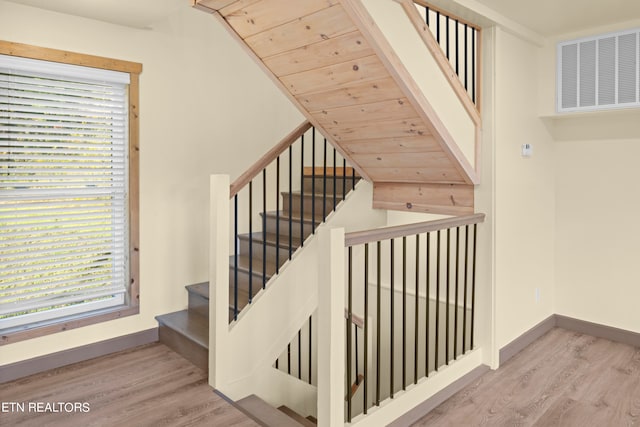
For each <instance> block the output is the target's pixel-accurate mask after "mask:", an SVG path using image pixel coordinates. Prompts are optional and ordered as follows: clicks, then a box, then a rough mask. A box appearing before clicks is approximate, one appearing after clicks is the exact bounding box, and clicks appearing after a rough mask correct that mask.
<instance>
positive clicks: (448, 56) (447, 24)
mask: <svg viewBox="0 0 640 427" xmlns="http://www.w3.org/2000/svg"><path fill="white" fill-rule="evenodd" d="M449 21H451V18H449V17H448V16H447V17H446V20H445V22H446V26H445V29H446V31H447V38H446V52H447V59H450V55H449Z"/></svg>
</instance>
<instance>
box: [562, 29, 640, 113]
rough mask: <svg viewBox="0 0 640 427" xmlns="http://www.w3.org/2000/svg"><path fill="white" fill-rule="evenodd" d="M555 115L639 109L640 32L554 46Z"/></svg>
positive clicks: (596, 37) (572, 41) (639, 30)
mask: <svg viewBox="0 0 640 427" xmlns="http://www.w3.org/2000/svg"><path fill="white" fill-rule="evenodd" d="M557 86H558V95H557V111H558V112H570V111H593V110H606V109H613V108H629V107H640V29H635V30H628V31H621V32H618V33H611V34H603V35H599V36H595V37H589V38H583V39H577V40H570V41H566V42H562V43H559V44H558V82H557Z"/></svg>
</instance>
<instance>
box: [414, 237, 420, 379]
mask: <svg viewBox="0 0 640 427" xmlns="http://www.w3.org/2000/svg"><path fill="white" fill-rule="evenodd" d="M419 280H420V235H419V234H416V287H415V293H416V295H415V303H414V304H415V318H414V325H413V383H414V384H418V345H419V339H418V338H419V334H418V332H419V328H418V323H419V319H420V281H419Z"/></svg>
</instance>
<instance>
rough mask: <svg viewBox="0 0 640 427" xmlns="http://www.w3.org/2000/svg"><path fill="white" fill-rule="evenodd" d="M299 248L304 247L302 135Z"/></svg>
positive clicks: (302, 141)
mask: <svg viewBox="0 0 640 427" xmlns="http://www.w3.org/2000/svg"><path fill="white" fill-rule="evenodd" d="M300 199H301V200H302V201H301V202H300V247H302V246H304V135H302V136H300Z"/></svg>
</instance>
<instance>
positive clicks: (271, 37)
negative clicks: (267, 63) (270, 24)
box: [227, 5, 358, 59]
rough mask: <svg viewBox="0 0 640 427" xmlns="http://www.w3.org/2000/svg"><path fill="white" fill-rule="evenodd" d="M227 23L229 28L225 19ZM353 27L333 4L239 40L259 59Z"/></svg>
mask: <svg viewBox="0 0 640 427" xmlns="http://www.w3.org/2000/svg"><path fill="white" fill-rule="evenodd" d="M227 24H228V25H229V26H230V27H231V28H233V25H231V23H229V22H228V21H227ZM316 27H317V28H318V30H317V31H316ZM326 28H331V31H322V29H326ZM357 30H358V29H357V28H356V27H355V26H354V25H353V21H352V20H351V19H349V17H348V16H347V14H346V13H345V12H344V9H343V8H342V6H340V5H334V6H331V7H328V8H326V9H322V10H319V11H317V12H315V13H313V14H310V15H307V16H304V17H301V18H299V19H294V20H292V21H289V22H287V23H284V24H282V25H279V26H276V27H274V28H271V29H269V30H266V31H262V32H260V33H256V34H254V35H252V36H249V37H246V38H244V39H243V40H244V42H245V43H246V44H247V45H248V46H250V47H251V49H252V50H253V51H254V53H255V54H256V55H257V56H258V57H259V58H261V59H263V58H268V57H271V56H274V55H277V54H280V53H283V52H287V51H290V50H294V49H297V48H300V47H303V46H306V45H309V44H312V43H313V40H315V41H318V42H320V41H323V40H327V39H330V38H331V37H338V36H341V35H344V34H347V33H350V32H353V31H357ZM234 31H235V29H234ZM308 32H311V33H308ZM309 34H311V36H309Z"/></svg>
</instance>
